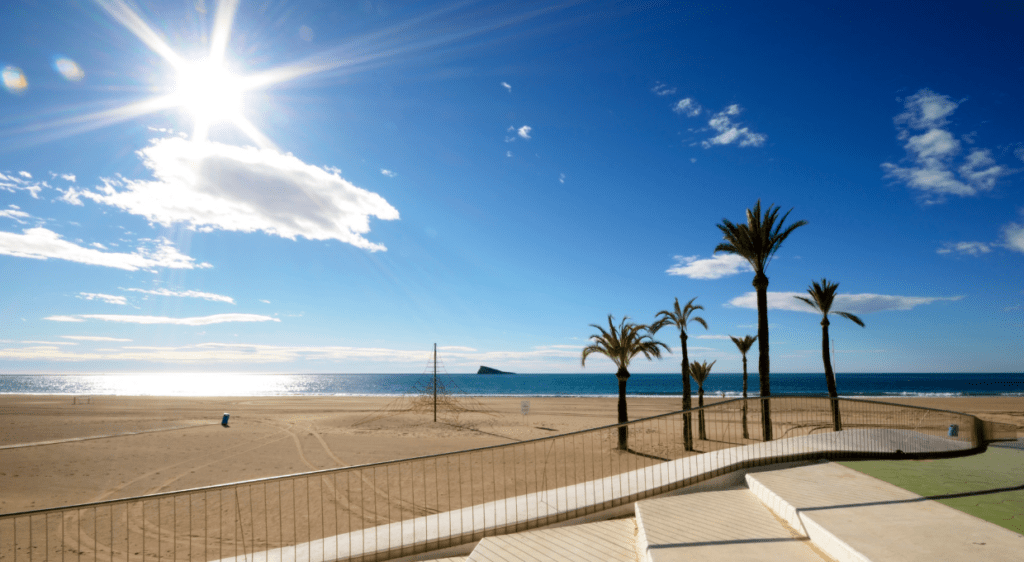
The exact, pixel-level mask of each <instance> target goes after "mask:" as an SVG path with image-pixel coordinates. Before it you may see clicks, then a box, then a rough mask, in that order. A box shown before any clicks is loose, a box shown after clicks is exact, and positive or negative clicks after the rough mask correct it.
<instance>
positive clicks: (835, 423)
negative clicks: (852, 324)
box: [821, 317, 843, 431]
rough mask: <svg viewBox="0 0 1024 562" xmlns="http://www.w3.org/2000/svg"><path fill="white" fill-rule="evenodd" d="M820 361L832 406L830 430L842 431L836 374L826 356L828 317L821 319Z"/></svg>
mask: <svg viewBox="0 0 1024 562" xmlns="http://www.w3.org/2000/svg"><path fill="white" fill-rule="evenodd" d="M821 360H822V361H823V362H824V363H825V382H826V383H827V384H828V397H829V402H831V405H832V428H833V429H834V430H836V431H842V429H843V420H842V419H841V418H840V417H839V390H838V389H837V388H836V374H835V373H834V372H833V371H832V361H830V360H829V356H828V317H825V318H822V319H821Z"/></svg>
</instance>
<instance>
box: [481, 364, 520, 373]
mask: <svg viewBox="0 0 1024 562" xmlns="http://www.w3.org/2000/svg"><path fill="white" fill-rule="evenodd" d="M476 374H478V375H514V374H515V373H509V372H506V371H499V370H497V369H492V368H490V367H484V366H483V365H481V366H480V370H479V371H477V372H476Z"/></svg>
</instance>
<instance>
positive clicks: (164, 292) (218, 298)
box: [121, 288, 235, 304]
mask: <svg viewBox="0 0 1024 562" xmlns="http://www.w3.org/2000/svg"><path fill="white" fill-rule="evenodd" d="M121 290H122V291H131V292H133V293H143V294H147V295H157V296H161V297H185V298H191V299H205V300H208V301H213V302H226V303H228V304H235V299H233V298H231V297H227V296H224V295H218V294H215V293H203V292H200V291H172V290H170V289H134V288H129V289H121Z"/></svg>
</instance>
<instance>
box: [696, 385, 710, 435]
mask: <svg viewBox="0 0 1024 562" xmlns="http://www.w3.org/2000/svg"><path fill="white" fill-rule="evenodd" d="M697 407H698V408H700V410H698V411H697V425H698V426H700V428H699V429H698V432H699V434H700V439H701V441H707V440H708V436H707V434H706V433H704V383H702V382H699V383H697Z"/></svg>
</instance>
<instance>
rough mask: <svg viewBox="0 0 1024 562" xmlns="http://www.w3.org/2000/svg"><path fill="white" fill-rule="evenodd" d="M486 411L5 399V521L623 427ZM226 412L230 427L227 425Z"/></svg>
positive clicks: (1002, 401)
mask: <svg viewBox="0 0 1024 562" xmlns="http://www.w3.org/2000/svg"><path fill="white" fill-rule="evenodd" d="M522 400H529V402H530V413H529V415H528V416H523V415H522V414H521V402H522ZM714 401H715V400H714V399H709V400H707V403H713V402H714ZM887 401H889V402H896V403H903V404H910V405H915V406H925V407H931V408H940V409H945V410H953V411H960V412H966V413H971V414H974V415H976V416H978V417H979V418H981V419H984V420H989V421H998V422H1004V423H1011V424H1014V425H1016V426H1017V428H1018V435H1021V436H1024V397H978V398H905V399H892V400H887ZM475 402H476V403H475V404H466V405H468V406H474V407H476V408H478V409H482V410H483V411H484V412H483V413H481V412H463V413H461V414H458V415H455V414H452V413H450V412H445V411H442V414H441V421H440V422H439V423H434V422H433V420H432V413H431V412H429V411H417V412H405V413H400V414H395V412H394V406H401V404H395V399H393V398H364V397H344V398H338V397H273V398H251V397H246V398H161V397H111V396H101V397H93V398H92V400H91V402H89V403H84V404H83V403H77V404H76V403H74V399H73V397H71V396H16V395H4V396H0V513H12V512H20V511H25V510H33V509H42V508H48V507H57V506H62V505H71V504H80V503H87V502H95V501H101V500H108V499H116V498H124V497H131V496H137V495H143V494H152V493H158V492H165V491H173V490H182V489H189V488H195V487H201V486H210V485H215V484H223V483H228V482H237V481H242V480H250V479H256V478H263V477H269V476H277V475H283V474H292V473H298V472H308V471H312V470H321V469H328V468H335V467H343V466H353V465H361V464H368V463H375V462H381V461H387V460H394V459H400V458H408V457H415V456H422V455H429V454H435V453H442V452H449V451H458V450H465V449H472V448H477V447H484V446H490V445H498V444H505V443H513V442H517V441H524V440H528V439H533V438H538V437H546V436H551V435H557V434H561V433H567V432H572V431H578V430H582V429H587V428H591V427H597V426H602V425H607V424H611V423H614V422H615V419H616V410H615V403H616V400H615V399H614V398H529V399H521V398H480V399H477V400H476V401H475ZM679 405H680V403H679V398H678V397H675V398H630V400H629V413H630V419H637V418H640V417H645V416H651V415H656V414H661V413H665V412H670V411H674V410H676V409H678V408H679ZM389 406H391V408H389ZM225 412H227V413H230V414H231V418H230V423H229V426H228V427H222V426H221V424H220V421H221V416H222V415H223V414H224V413H225ZM389 414H390V415H389Z"/></svg>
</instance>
